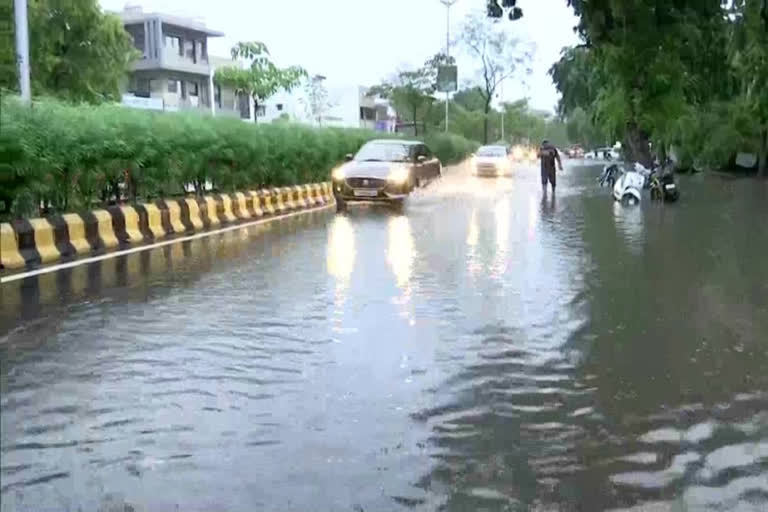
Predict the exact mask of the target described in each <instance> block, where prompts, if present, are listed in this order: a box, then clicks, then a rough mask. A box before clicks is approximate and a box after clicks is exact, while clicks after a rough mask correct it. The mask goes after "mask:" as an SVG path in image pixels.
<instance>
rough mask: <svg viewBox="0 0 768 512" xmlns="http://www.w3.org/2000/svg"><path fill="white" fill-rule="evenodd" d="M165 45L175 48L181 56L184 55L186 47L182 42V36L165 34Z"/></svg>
mask: <svg viewBox="0 0 768 512" xmlns="http://www.w3.org/2000/svg"><path fill="white" fill-rule="evenodd" d="M165 46H166V47H167V48H173V49H174V50H175V51H176V52H178V54H179V55H180V56H183V55H184V47H183V46H182V44H181V38H180V37H178V36H165Z"/></svg>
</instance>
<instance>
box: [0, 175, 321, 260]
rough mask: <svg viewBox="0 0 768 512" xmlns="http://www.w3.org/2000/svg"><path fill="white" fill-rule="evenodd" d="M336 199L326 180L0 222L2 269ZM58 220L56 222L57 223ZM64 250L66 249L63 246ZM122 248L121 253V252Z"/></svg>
mask: <svg viewBox="0 0 768 512" xmlns="http://www.w3.org/2000/svg"><path fill="white" fill-rule="evenodd" d="M332 202H333V198H332V196H331V195H330V187H329V186H328V184H327V183H313V184H309V185H301V186H294V187H282V188H274V189H270V190H267V189H262V190H257V191H256V190H252V191H248V192H236V193H234V194H231V195H225V194H221V195H217V196H206V197H204V198H201V199H199V200H198V199H195V198H184V199H179V200H171V199H168V200H160V201H157V202H155V203H145V204H141V205H137V206H136V207H133V206H126V205H123V206H112V207H109V208H107V209H99V210H93V211H91V212H86V213H84V214H77V213H67V214H64V215H61V216H57V217H56V218H55V219H54V218H51V220H49V219H44V218H37V219H29V220H17V221H13V222H4V223H0V269H6V270H21V269H28V270H29V269H36V268H37V267H39V266H40V265H45V264H49V263H54V262H58V261H62V260H72V259H74V260H77V259H78V258H81V259H88V258H92V257H95V256H98V255H101V254H103V253H105V252H114V251H115V250H118V249H125V248H126V247H140V246H142V245H152V244H156V243H157V242H158V241H159V240H162V239H164V238H173V237H176V236H181V235H185V234H186V235H189V234H192V233H195V234H201V235H203V236H204V233H205V232H206V231H209V230H214V229H216V228H218V227H219V226H220V225H222V224H227V225H229V224H232V225H237V224H241V223H242V224H250V223H254V222H259V221H262V220H266V219H267V218H268V219H270V220H271V219H272V218H274V219H279V218H280V217H281V216H283V215H286V214H289V213H291V212H293V213H291V215H293V214H294V213H301V212H302V211H313V210H317V209H322V208H326V207H327V206H328V205H330V204H331V203H332ZM54 220H55V222H53V221H54ZM65 246H66V247H67V249H66V250H62V248H63V247H65ZM118 252H119V251H118Z"/></svg>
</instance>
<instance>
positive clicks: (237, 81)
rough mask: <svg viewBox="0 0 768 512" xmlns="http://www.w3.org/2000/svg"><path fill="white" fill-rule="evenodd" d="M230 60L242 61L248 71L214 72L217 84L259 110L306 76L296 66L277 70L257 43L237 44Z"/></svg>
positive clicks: (232, 67) (230, 68) (234, 68)
mask: <svg viewBox="0 0 768 512" xmlns="http://www.w3.org/2000/svg"><path fill="white" fill-rule="evenodd" d="M231 54H232V60H233V61H237V60H239V59H243V60H245V61H246V62H247V63H248V67H247V68H245V69H242V68H240V67H238V66H226V67H222V68H219V69H217V70H216V74H215V76H214V80H215V81H216V83H218V84H221V85H224V86H227V87H231V88H233V89H234V90H235V92H236V93H237V94H247V95H248V96H250V97H251V98H253V101H254V104H255V105H256V107H258V106H259V105H260V104H261V102H263V101H264V100H266V99H267V98H269V97H270V96H272V95H273V94H275V93H276V92H277V91H279V90H281V89H282V90H285V91H287V92H290V91H291V90H293V88H295V87H296V86H297V85H299V83H300V82H301V79H302V78H304V77H306V76H307V72H306V71H305V70H304V69H303V68H301V67H298V66H290V67H287V68H279V67H277V66H276V65H275V64H274V63H273V62H272V60H271V59H270V55H269V50H268V49H267V46H266V45H265V44H264V43H261V42H259V41H251V42H239V43H237V44H236V45H235V46H233V47H232V50H231Z"/></svg>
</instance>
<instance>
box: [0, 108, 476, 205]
mask: <svg viewBox="0 0 768 512" xmlns="http://www.w3.org/2000/svg"><path fill="white" fill-rule="evenodd" d="M1 107H2V110H1V111H0V126H2V130H0V157H1V159H0V217H6V218H7V217H9V216H18V215H26V216H30V215H37V214H46V213H49V212H63V211H67V210H82V209H89V208H92V207H93V206H94V205H95V204H105V203H109V202H113V201H121V200H125V199H127V200H131V201H136V200H148V199H152V198H157V197H167V196H173V195H182V194H184V192H185V186H187V185H189V184H193V185H194V186H195V188H196V190H197V192H198V193H202V192H203V190H204V187H205V184H206V183H211V184H213V187H214V188H215V189H217V190H219V191H222V192H232V191H235V190H243V189H248V188H259V187H264V186H283V185H292V184H297V183H308V182H314V181H325V180H327V179H328V176H329V173H330V171H331V169H332V168H333V167H334V166H335V165H337V164H338V163H339V162H341V161H342V160H343V159H344V155H346V154H347V153H355V152H356V151H357V150H358V149H359V148H360V146H361V145H362V144H364V143H365V142H366V141H368V140H370V139H372V138H379V137H382V136H384V137H387V136H395V135H388V134H381V133H377V132H373V131H368V130H359V129H341V128H314V127H310V126H305V125H300V124H294V123H289V122H281V123H270V124H260V125H259V124H257V125H254V124H249V123H244V122H242V121H240V120H238V119H227V118H212V117H207V116H204V115H200V114H195V113H176V114H173V113H157V112H147V111H142V110H134V109H129V108H125V107H122V106H120V105H98V106H94V105H71V104H65V103H62V102H58V101H54V100H38V101H35V102H34V103H33V104H32V105H31V106H24V105H22V104H21V103H20V102H18V100H17V99H15V98H9V99H5V100H4V101H3V103H2V105H1ZM427 143H429V144H430V146H431V147H432V149H433V151H434V152H435V153H436V154H437V155H438V157H439V158H440V159H441V160H442V161H443V163H444V164H448V163H453V162H456V161H459V160H461V159H463V158H464V157H466V156H467V155H468V154H469V153H470V152H472V151H473V150H474V149H475V147H476V144H474V143H472V142H470V141H467V140H466V139H463V138H461V137H459V136H456V135H445V134H436V135H431V134H430V135H429V136H428V137H427ZM38 208H39V210H40V211H35V210H37V209H38Z"/></svg>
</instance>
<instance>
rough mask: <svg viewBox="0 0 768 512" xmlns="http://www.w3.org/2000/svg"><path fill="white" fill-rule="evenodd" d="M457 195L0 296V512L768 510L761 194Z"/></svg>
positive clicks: (237, 236)
mask: <svg viewBox="0 0 768 512" xmlns="http://www.w3.org/2000/svg"><path fill="white" fill-rule="evenodd" d="M599 171H600V169H599V168H596V167H591V168H590V167H584V166H579V165H576V164H573V163H571V164H569V166H568V168H567V171H566V173H564V174H561V175H560V188H559V190H558V192H557V196H556V198H553V197H552V195H551V194H550V195H549V196H548V197H547V198H542V194H541V190H540V186H539V184H538V175H537V171H536V170H535V169H534V168H529V167H520V168H518V169H517V170H516V174H515V175H514V176H513V177H511V178H502V179H477V178H473V177H471V176H469V175H468V173H467V171H466V169H457V170H454V172H453V173H450V174H448V175H447V176H446V177H444V178H443V180H442V181H441V182H439V183H435V184H433V185H432V186H430V187H429V188H427V189H425V190H423V191H420V192H419V193H418V194H417V195H415V196H414V197H412V198H411V200H410V202H409V204H408V205H407V207H406V209H405V210H404V212H403V213H402V214H400V213H397V212H394V211H390V210H388V209H386V208H380V207H359V208H352V209H351V210H350V211H349V213H348V214H345V215H340V216H336V215H334V214H332V213H313V214H310V215H307V216H303V217H300V218H295V219H289V220H285V221H281V222H277V223H273V224H270V225H266V226H257V227H251V228H245V229H241V230H236V231H232V232H230V233H226V234H223V235H221V236H215V237H211V238H207V239H202V240H195V241H192V242H188V243H184V244H176V245H173V246H170V247H165V248H161V249H157V250H153V251H149V252H145V253H139V254H132V255H129V256H126V257H121V258H116V259H111V260H105V261H102V262H99V263H96V264H92V265H88V266H81V267H76V268H73V269H68V270H66V271H62V272H58V273H55V274H48V275H42V276H38V277H36V278H31V279H27V280H25V281H21V282H13V283H7V284H4V285H1V286H0V357H2V373H1V375H0V378H1V382H0V384H1V386H2V387H1V391H2V440H1V450H2V451H1V455H2V468H1V470H2V473H1V476H2V488H1V490H0V492H1V494H0V498H1V499H2V511H3V512H5V511H12V510H25V511H26V510H29V511H35V512H42V511H54V510H55V511H70V510H71V511H80V510H82V511H95V510H109V511H113V510H120V511H128V510H135V511H171V510H173V511H175V510H178V511H182V512H187V511H201V512H202V511H207V512H214V511H253V510H274V511H277V510H280V511H294V510H295V511H309V510H311V511H344V510H349V511H357V512H359V511H383V510H447V511H465V510H466V511H469V510H473V511H474V510H488V511H507V510H509V511H515V510H537V511H539V510H540V511H544V510H546V511H549V510H563V511H571V510H573V511H598V510H632V511H640V510H650V511H682V510H718V511H719V510H750V511H751V510H761V511H762V510H766V509H767V508H768V222H766V219H768V200H766V199H768V187H767V186H766V184H765V182H759V181H752V180H738V179H724V178H718V177H713V176H694V177H683V178H682V179H681V180H680V185H681V187H682V193H683V196H682V200H681V202H680V203H678V204H674V205H660V204H651V203H650V202H645V203H643V204H642V205H641V206H640V207H621V206H619V205H614V204H613V203H612V200H611V199H610V198H609V193H608V191H607V190H604V189H603V190H601V189H599V188H598V187H597V186H596V183H595V179H596V177H597V176H598V174H599Z"/></svg>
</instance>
